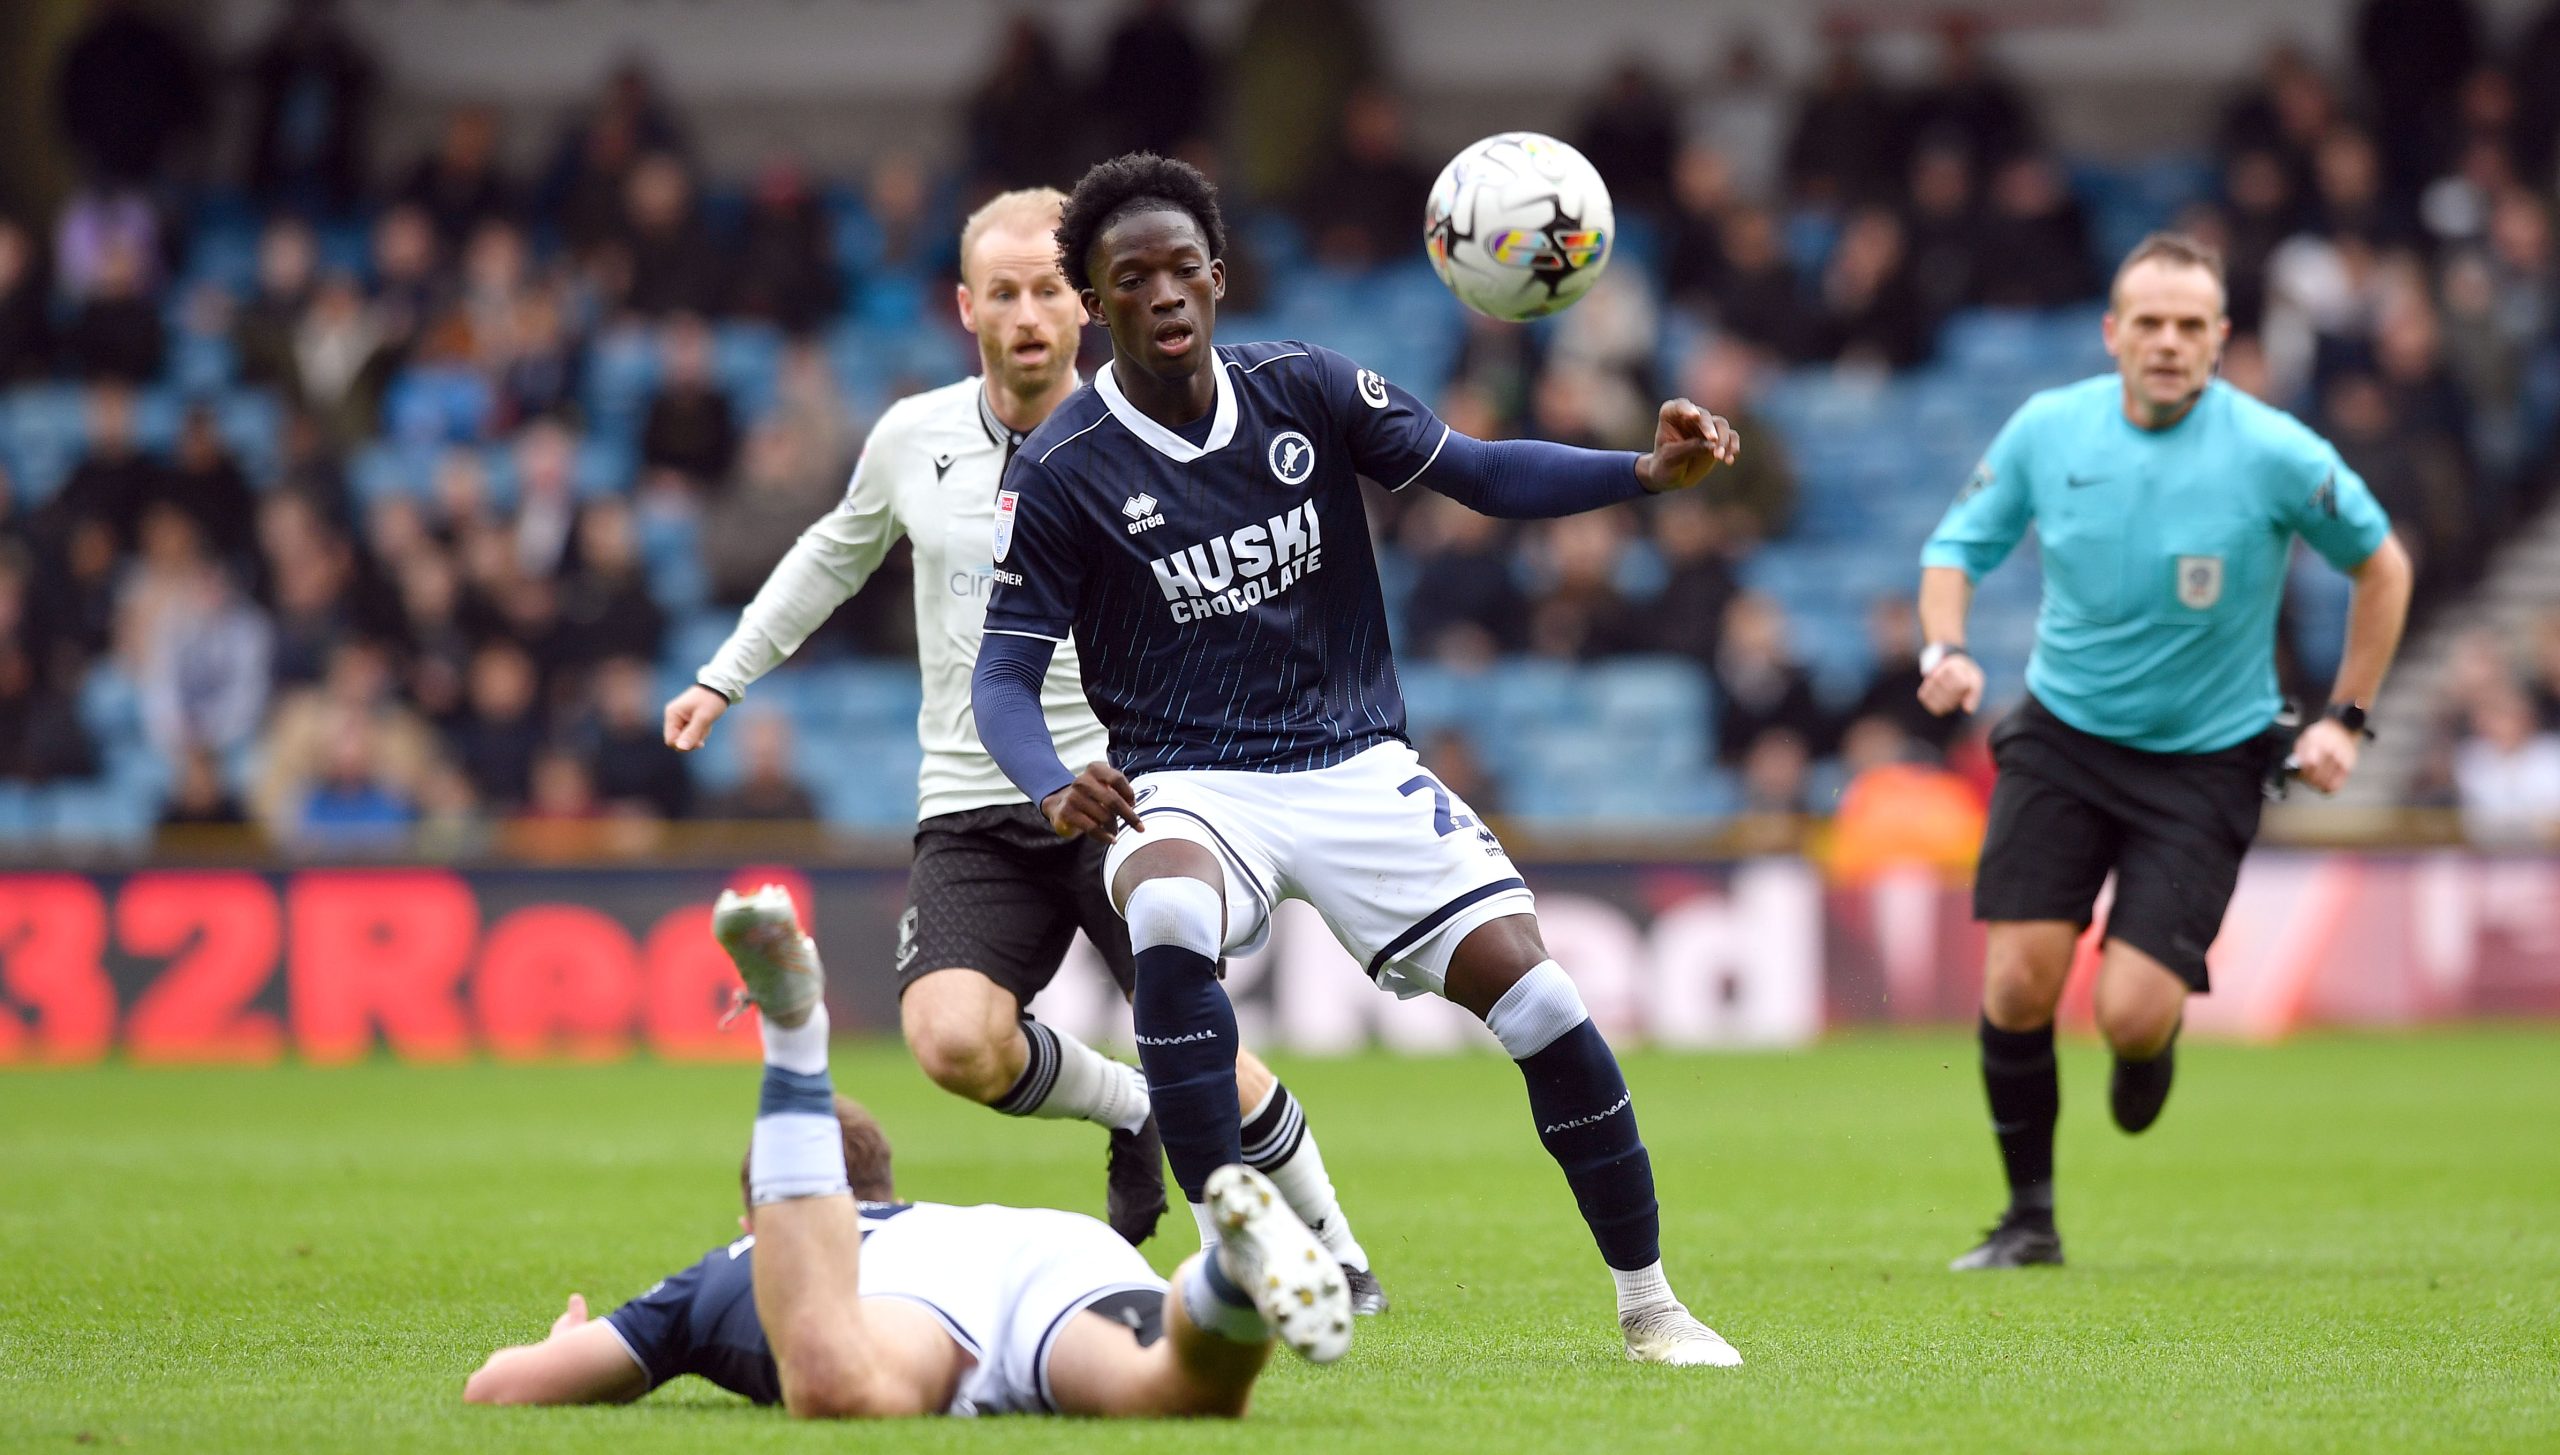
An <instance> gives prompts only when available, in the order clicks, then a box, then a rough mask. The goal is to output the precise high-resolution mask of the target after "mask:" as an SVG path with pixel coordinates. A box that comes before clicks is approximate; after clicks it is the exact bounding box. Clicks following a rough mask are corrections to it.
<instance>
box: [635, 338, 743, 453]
mask: <svg viewBox="0 0 2560 1455" xmlns="http://www.w3.org/2000/svg"><path fill="white" fill-rule="evenodd" d="M711 346H712V336H711V329H710V326H709V325H707V324H705V323H704V322H703V321H702V320H701V319H700V318H698V317H695V316H693V315H691V314H680V315H678V316H676V317H674V318H671V319H669V320H668V321H667V323H666V326H665V327H664V328H662V329H661V330H660V331H659V335H658V358H659V373H658V394H657V397H656V398H654V399H652V400H650V401H649V414H648V418H647V420H646V422H645V423H643V424H642V426H641V429H640V460H641V463H643V464H645V465H649V466H652V467H656V468H664V469H669V470H674V471H676V472H678V473H679V474H681V475H683V476H684V477H685V479H686V480H687V481H689V482H691V484H692V485H693V487H694V489H696V490H709V489H712V488H715V487H717V486H719V485H722V484H725V483H726V482H727V480H728V475H729V470H730V467H731V466H732V465H734V464H735V463H736V462H737V457H738V425H737V416H736V414H735V413H734V412H733V411H732V410H731V408H730V406H729V395H728V393H727V391H725V390H723V389H722V388H721V387H720V383H719V381H718V379H716V378H715V377H714V376H713V374H712V371H711Z"/></svg>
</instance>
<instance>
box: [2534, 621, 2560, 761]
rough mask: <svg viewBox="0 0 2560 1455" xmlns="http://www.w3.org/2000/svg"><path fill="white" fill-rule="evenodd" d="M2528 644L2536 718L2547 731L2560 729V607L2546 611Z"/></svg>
mask: <svg viewBox="0 0 2560 1455" xmlns="http://www.w3.org/2000/svg"><path fill="white" fill-rule="evenodd" d="M2529 645H2530V649H2531V652H2532V663H2531V666H2532V671H2531V673H2530V674H2529V678H2528V683H2527V690H2528V691H2529V692H2530V694H2531V696H2532V700H2533V713H2534V720H2535V721H2536V722H2537V723H2539V724H2540V725H2541V727H2542V730H2543V731H2545V732H2560V610H2552V611H2546V612H2544V613H2543V615H2542V619H2541V620H2540V621H2537V622H2535V623H2534V626H2533V640H2532V642H2531V643H2530V644H2529Z"/></svg>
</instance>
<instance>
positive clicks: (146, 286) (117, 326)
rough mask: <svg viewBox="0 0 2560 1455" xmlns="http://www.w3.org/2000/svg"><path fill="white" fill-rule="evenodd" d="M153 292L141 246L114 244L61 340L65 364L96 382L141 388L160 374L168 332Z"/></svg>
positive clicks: (122, 240)
mask: <svg viewBox="0 0 2560 1455" xmlns="http://www.w3.org/2000/svg"><path fill="white" fill-rule="evenodd" d="M150 288H151V265H150V260H149V259H148V257H147V256H146V255H145V254H144V253H143V251H142V249H141V246H140V244H138V243H136V242H134V241H132V240H131V239H129V238H117V239H115V240H113V241H112V242H110V243H109V244H108V245H107V247H106V248H105V250H104V251H103V252H102V253H101V255H100V257H99V259H98V268H97V273H96V276H95V277H94V278H92V279H91V281H90V287H89V289H88V292H87V293H86V295H85V296H83V297H82V299H81V300H80V304H79V307H78V308H77V310H75V311H74V312H73V314H72V316H71V326H70V327H69V328H68V329H66V330H64V332H63V336H62V355H63V364H64V365H65V367H67V368H68V369H69V370H70V371H71V372H72V373H73V374H75V375H77V376H78V377H80V378H82V379H84V380H88V381H90V382H92V383H95V382H98V381H100V380H114V381H116V382H119V383H124V384H131V385H135V386H137V387H138V386H141V385H144V384H148V383H150V382H151V381H152V380H154V379H156V378H158V377H159V375H160V366H161V364H162V363H163V362H164V361H165V360H166V359H167V358H168V353H169V338H168V331H167V329H166V328H165V327H164V326H163V325H162V324H161V322H160V301H159V300H158V299H157V298H156V297H154V296H153V295H152V293H151V291H150Z"/></svg>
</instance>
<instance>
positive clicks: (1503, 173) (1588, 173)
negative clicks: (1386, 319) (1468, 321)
mask: <svg viewBox="0 0 2560 1455" xmlns="http://www.w3.org/2000/svg"><path fill="white" fill-rule="evenodd" d="M1616 230H1617V214H1616V213H1615V212H1614V211H1612V210H1611V208H1610V206H1609V188H1608V184H1606V183H1604V182H1602V181H1601V180H1600V173H1599V171H1598V170H1597V169H1596V168H1594V167H1593V166H1592V165H1591V163H1590V162H1589V161H1587V160H1585V159H1584V157H1583V155H1582V153H1580V152H1578V151H1575V150H1574V149H1573V148H1571V147H1569V146H1566V145H1565V144H1564V143H1563V142H1560V141H1558V140H1556V139H1555V138H1554V137H1551V136H1540V135H1539V134H1538V133H1536V132H1534V131H1506V132H1503V133H1502V134H1501V135H1499V136H1489V137H1486V138H1485V139H1484V140H1482V141H1480V142H1477V143H1476V144H1475V145H1474V146H1471V147H1469V148H1467V149H1466V150H1465V151H1462V152H1460V153H1458V154H1457V155H1456V156H1454V157H1452V158H1450V159H1449V165H1447V166H1446V167H1443V168H1441V169H1440V180H1439V181H1437V182H1434V183H1432V184H1431V204H1430V207H1429V208H1428V209H1427V210H1426V211H1425V213H1424V216H1423V225H1422V238H1423V246H1424V247H1425V249H1427V250H1428V251H1429V252H1430V254H1431V268H1432V271H1434V272H1436V273H1438V274H1439V275H1440V281H1441V282H1443V283H1446V284H1448V285H1449V291H1450V292H1452V293H1455V294H1457V295H1458V301H1459V302H1461V303H1463V304H1465V305H1467V306H1468V307H1469V308H1472V309H1474V310H1475V311H1476V312H1478V313H1481V314H1484V315H1485V316H1486V317H1488V318H1499V319H1503V320H1506V321H1508V322H1511V323H1518V322H1521V321H1522V320H1524V319H1531V318H1542V317H1544V316H1546V315H1547V314H1550V313H1553V312H1555V311H1557V310H1558V309H1561V308H1564V307H1566V306H1568V305H1570V304H1571V303H1572V302H1573V300H1575V299H1577V298H1579V297H1581V296H1582V295H1583V294H1585V293H1588V292H1590V291H1591V285H1592V284H1593V283H1596V282H1598V281H1599V280H1600V270H1601V269H1602V268H1605V267H1607V266H1608V265H1609V243H1610V241H1611V235H1612V234H1613V233H1614V232H1615V231H1616Z"/></svg>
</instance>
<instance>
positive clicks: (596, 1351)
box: [462, 1293, 649, 1404]
mask: <svg viewBox="0 0 2560 1455" xmlns="http://www.w3.org/2000/svg"><path fill="white" fill-rule="evenodd" d="M648 1392H649V1376H648V1374H647V1373H646V1372H644V1371H643V1370H642V1369H641V1368H640V1365H639V1362H638V1361H637V1360H635V1359H633V1358H632V1357H631V1350H630V1348H629V1347H628V1346H626V1345H625V1344H624V1343H623V1342H622V1339H621V1336H620V1335H617V1334H616V1333H614V1331H613V1327H612V1326H611V1325H610V1324H607V1323H606V1322H604V1321H603V1320H602V1319H593V1318H589V1317H588V1316H587V1300H586V1296H585V1295H583V1294H576V1293H573V1294H571V1295H569V1307H568V1308H567V1309H566V1310H565V1311H563V1312H562V1313H561V1315H560V1317H559V1318H557V1319H554V1320H553V1321H552V1323H551V1337H549V1338H547V1339H545V1340H543V1341H542V1342H541V1343H539V1344H518V1345H515V1346H514V1347H512V1348H507V1349H500V1350H498V1351H497V1352H496V1353H494V1354H491V1355H490V1356H489V1358H488V1360H487V1361H486V1362H485V1363H483V1364H482V1365H481V1366H480V1368H479V1369H478V1370H477V1371H475V1372H474V1373H473V1374H472V1376H471V1378H470V1379H468V1380H467V1381H465V1382H464V1383H463V1386H462V1398H463V1400H464V1402H465V1403H468V1404H621V1403H623V1402H625V1401H628V1400H635V1399H638V1398H639V1397H640V1396H642V1395H644V1394H646V1393H648Z"/></svg>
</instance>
